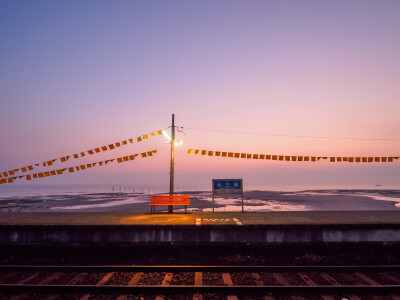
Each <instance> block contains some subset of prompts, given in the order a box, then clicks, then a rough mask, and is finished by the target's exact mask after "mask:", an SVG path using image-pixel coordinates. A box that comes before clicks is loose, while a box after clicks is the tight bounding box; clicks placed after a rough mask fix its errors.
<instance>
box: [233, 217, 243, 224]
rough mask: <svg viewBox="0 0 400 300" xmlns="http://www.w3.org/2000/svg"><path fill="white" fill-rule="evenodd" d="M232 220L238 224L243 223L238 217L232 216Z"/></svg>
mask: <svg viewBox="0 0 400 300" xmlns="http://www.w3.org/2000/svg"><path fill="white" fill-rule="evenodd" d="M232 220H233V221H235V223H236V224H237V225H239V226H240V225H243V223H242V222H240V221H239V219H237V218H232Z"/></svg>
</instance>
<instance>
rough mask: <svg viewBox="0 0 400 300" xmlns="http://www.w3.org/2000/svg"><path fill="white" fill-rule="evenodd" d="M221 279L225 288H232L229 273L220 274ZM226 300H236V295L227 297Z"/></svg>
mask: <svg viewBox="0 0 400 300" xmlns="http://www.w3.org/2000/svg"><path fill="white" fill-rule="evenodd" d="M222 279H223V280H224V284H225V285H227V286H233V282H232V278H231V274H229V273H222ZM227 298H228V300H238V297H237V296H236V295H228V297H227Z"/></svg>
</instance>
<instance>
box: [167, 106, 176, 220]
mask: <svg viewBox="0 0 400 300" xmlns="http://www.w3.org/2000/svg"><path fill="white" fill-rule="evenodd" d="M174 154H175V115H174V114H172V126H171V168H170V173H169V194H170V195H171V196H172V195H173V194H174ZM168 212H169V213H173V212H174V207H173V206H172V205H168Z"/></svg>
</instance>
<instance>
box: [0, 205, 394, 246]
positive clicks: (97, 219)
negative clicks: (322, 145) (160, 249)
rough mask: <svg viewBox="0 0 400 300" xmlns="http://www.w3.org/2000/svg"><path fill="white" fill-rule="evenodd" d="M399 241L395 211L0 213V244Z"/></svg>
mask: <svg viewBox="0 0 400 300" xmlns="http://www.w3.org/2000/svg"><path fill="white" fill-rule="evenodd" d="M354 242H356V243H359V242H363V243H400V212H398V211H343V212H338V211H332V212H326V211H324V212H318V211H301V212H247V213H240V212H218V213H203V212H198V213H189V214H181V213H179V214H165V213H163V214H150V213H138V212H95V213H84V212H77V213H69V212H62V213H60V212H57V213H0V244H14V245H47V244H51V245H62V244H65V245H77V246H79V245H85V244H88V243H92V244H134V243H274V244H276V243H354Z"/></svg>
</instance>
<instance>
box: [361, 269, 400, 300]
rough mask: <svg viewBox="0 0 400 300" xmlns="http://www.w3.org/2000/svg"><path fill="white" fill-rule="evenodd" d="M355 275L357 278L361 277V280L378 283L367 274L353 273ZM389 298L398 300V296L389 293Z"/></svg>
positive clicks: (373, 283) (372, 283)
mask: <svg viewBox="0 0 400 300" xmlns="http://www.w3.org/2000/svg"><path fill="white" fill-rule="evenodd" d="M355 275H356V276H357V277H359V278H361V279H362V280H364V281H365V282H367V283H368V284H370V285H380V284H379V283H378V282H376V281H375V280H373V279H372V278H369V277H368V276H367V275H365V274H363V273H355ZM389 297H390V299H392V300H399V299H400V297H399V296H397V295H389ZM374 298H375V297H374V296H372V298H371V299H373V300H374ZM376 299H377V298H376Z"/></svg>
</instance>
